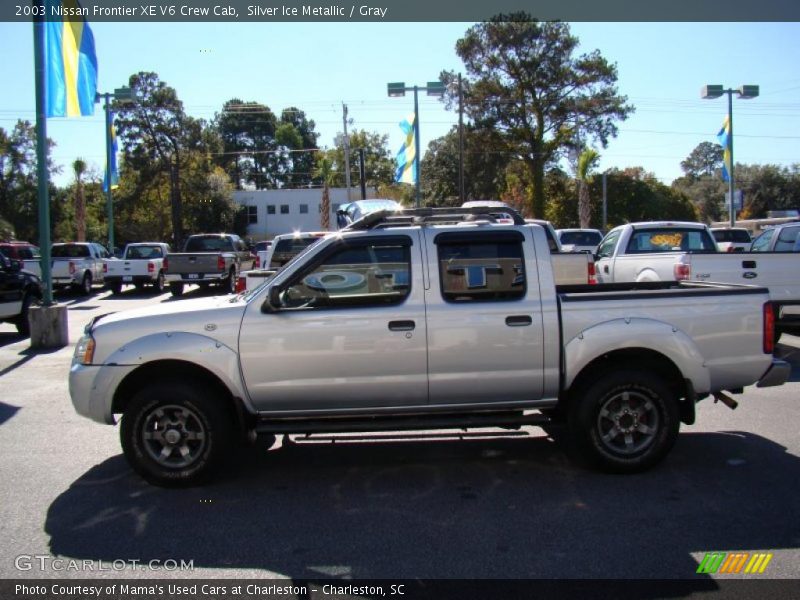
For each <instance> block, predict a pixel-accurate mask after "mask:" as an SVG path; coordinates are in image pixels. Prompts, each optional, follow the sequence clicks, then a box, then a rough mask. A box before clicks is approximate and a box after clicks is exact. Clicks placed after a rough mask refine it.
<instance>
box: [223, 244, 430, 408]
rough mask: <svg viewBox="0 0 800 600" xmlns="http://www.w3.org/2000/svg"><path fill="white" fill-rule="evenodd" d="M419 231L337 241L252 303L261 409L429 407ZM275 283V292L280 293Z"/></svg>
mask: <svg viewBox="0 0 800 600" xmlns="http://www.w3.org/2000/svg"><path fill="white" fill-rule="evenodd" d="M421 256H422V251H421V247H420V235H419V232H416V231H415V232H411V233H404V234H401V235H397V234H395V233H394V232H375V233H371V234H369V235H365V236H358V237H348V238H344V239H335V238H334V239H332V240H331V241H330V243H328V244H326V245H324V246H323V247H322V249H321V250H320V251H319V252H315V253H312V254H311V255H309V257H308V258H307V259H306V260H305V261H303V262H301V263H298V264H297V265H296V268H291V270H290V272H288V273H286V274H285V276H283V277H281V276H278V278H276V281H275V283H274V284H273V286H274V287H275V289H276V293H277V294H278V295H279V297H280V300H279V306H278V307H276V308H277V310H276V311H275V312H266V313H264V312H262V308H261V307H262V304H263V300H264V299H265V297H266V295H267V293H268V291H269V290H265V292H264V294H263V295H262V296H261V298H260V299H256V300H254V301H252V302H250V304H249V305H248V307H247V310H246V312H245V316H244V320H243V322H242V326H241V332H240V335H239V352H240V358H241V365H242V373H243V376H244V380H245V383H246V385H247V389H248V392H249V394H250V397H251V400H252V401H253V403H254V405H255V407H256V408H257V409H258V410H260V411H272V410H275V411H291V410H325V411H330V410H337V409H341V410H348V409H359V408H374V407H386V408H391V407H399V406H414V405H425V404H427V402H428V373H427V354H426V353H427V349H426V323H425V295H424V283H423V273H422V268H421V266H422V260H421ZM273 286H270V287H273Z"/></svg>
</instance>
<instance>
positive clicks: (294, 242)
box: [275, 237, 322, 254]
mask: <svg viewBox="0 0 800 600" xmlns="http://www.w3.org/2000/svg"><path fill="white" fill-rule="evenodd" d="M321 239H322V238H318V237H302V238H291V239H284V240H279V241H278V243H277V244H276V245H275V252H276V253H295V254H296V253H298V252H301V251H303V250H304V249H305V248H307V247H308V246H310V245H311V244H313V243H315V242H318V241H319V240H321Z"/></svg>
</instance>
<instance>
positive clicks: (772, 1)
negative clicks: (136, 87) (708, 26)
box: [0, 0, 800, 23]
mask: <svg viewBox="0 0 800 600" xmlns="http://www.w3.org/2000/svg"><path fill="white" fill-rule="evenodd" d="M54 4H56V5H57V6H52V5H46V4H45V2H44V0H34V1H33V2H24V1H18V0H10V1H4V2H2V3H0V21H20V22H22V21H30V20H31V19H32V17H34V16H43V17H45V19H48V20H50V19H54V20H56V19H57V20H61V19H62V18H63V17H65V16H66V17H83V18H86V19H88V20H89V21H94V22H103V21H107V22H187V23H190V22H219V23H255V22H349V21H352V22H390V21H395V22H396V21H419V22H435V21H439V22H452V21H464V22H475V21H484V20H487V19H489V18H491V17H493V16H495V15H497V14H500V13H502V14H511V13H514V12H520V11H521V12H526V13H528V14H530V15H533V16H534V17H536V18H538V19H540V20H561V21H572V22H578V21H598V22H600V21H631V22H636V21H639V22H643V21H800V2H797V0H759V1H757V2H754V1H753V0H671V1H670V2H652V1H642V0H601V1H599V2H586V0H493V1H492V2H486V1H485V0H436V1H435V2H431V1H430V0H359V1H358V2H355V1H354V0H347V2H337V1H336V0H224V1H223V0H82V1H81V2H80V8H77V9H76V8H67V9H64V8H62V7H61V3H54Z"/></svg>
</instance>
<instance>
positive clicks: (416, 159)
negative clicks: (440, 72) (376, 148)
mask: <svg viewBox="0 0 800 600" xmlns="http://www.w3.org/2000/svg"><path fill="white" fill-rule="evenodd" d="M418 90H419V86H416V85H415V86H414V166H415V168H416V171H417V181H416V194H415V200H414V204H415V206H416V207H417V208H419V203H420V199H421V198H422V193H421V191H420V172H419V171H420V168H419V101H418V100H417V91H418Z"/></svg>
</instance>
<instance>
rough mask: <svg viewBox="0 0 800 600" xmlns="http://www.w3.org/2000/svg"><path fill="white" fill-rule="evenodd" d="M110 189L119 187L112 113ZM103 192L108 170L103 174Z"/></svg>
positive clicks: (115, 137)
mask: <svg viewBox="0 0 800 600" xmlns="http://www.w3.org/2000/svg"><path fill="white" fill-rule="evenodd" d="M110 118H111V189H112V190H115V189H117V188H118V187H119V169H118V168H117V151H118V150H117V128H116V127H114V113H111V115H110ZM103 191H104V192H107V191H108V169H106V172H105V174H103Z"/></svg>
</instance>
